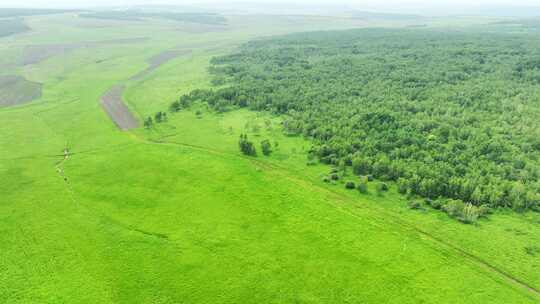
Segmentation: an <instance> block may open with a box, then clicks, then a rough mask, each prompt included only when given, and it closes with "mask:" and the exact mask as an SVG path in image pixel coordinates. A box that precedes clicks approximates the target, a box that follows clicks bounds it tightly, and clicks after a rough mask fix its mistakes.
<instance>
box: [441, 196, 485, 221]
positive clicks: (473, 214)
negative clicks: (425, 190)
mask: <svg viewBox="0 0 540 304" xmlns="http://www.w3.org/2000/svg"><path fill="white" fill-rule="evenodd" d="M443 210H444V211H445V212H446V213H447V214H448V215H449V216H450V217H453V218H455V219H457V220H458V221H460V222H462V223H465V224H472V223H474V222H476V221H477V220H478V217H479V216H480V208H478V207H476V206H474V205H472V204H469V203H467V204H466V203H464V202H463V201H460V200H449V201H448V202H446V204H445V205H444V207H443Z"/></svg>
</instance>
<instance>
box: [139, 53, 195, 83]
mask: <svg viewBox="0 0 540 304" xmlns="http://www.w3.org/2000/svg"><path fill="white" fill-rule="evenodd" d="M187 54H191V50H172V51H165V52H162V53H159V54H158V55H156V56H153V57H151V58H150V59H148V63H149V64H150V66H149V67H148V68H146V69H145V70H143V71H141V72H139V73H137V74H135V75H134V76H132V77H131V78H130V80H140V79H142V78H144V76H146V75H148V74H150V73H152V72H153V71H155V70H156V69H157V68H159V67H160V66H161V65H163V64H165V63H167V62H169V61H171V60H173V59H175V58H177V57H180V56H184V55H187Z"/></svg>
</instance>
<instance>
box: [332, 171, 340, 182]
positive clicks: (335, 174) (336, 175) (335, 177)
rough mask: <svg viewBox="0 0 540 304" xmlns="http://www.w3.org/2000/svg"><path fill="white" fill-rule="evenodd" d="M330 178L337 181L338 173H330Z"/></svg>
mask: <svg viewBox="0 0 540 304" xmlns="http://www.w3.org/2000/svg"><path fill="white" fill-rule="evenodd" d="M330 179H332V180H335V181H337V180H339V175H338V174H337V173H332V174H330Z"/></svg>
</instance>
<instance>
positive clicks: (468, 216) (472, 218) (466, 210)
mask: <svg viewBox="0 0 540 304" xmlns="http://www.w3.org/2000/svg"><path fill="white" fill-rule="evenodd" d="M478 217H479V211H478V207H476V206H473V205H472V204H466V205H465V207H463V211H462V213H461V215H460V216H459V217H458V220H460V221H461V222H463V223H465V224H472V223H474V222H476V221H477V220H478Z"/></svg>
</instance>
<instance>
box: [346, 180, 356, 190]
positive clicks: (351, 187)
mask: <svg viewBox="0 0 540 304" xmlns="http://www.w3.org/2000/svg"><path fill="white" fill-rule="evenodd" d="M355 187H356V185H355V184H354V182H353V181H347V182H346V183H345V189H354V188H355Z"/></svg>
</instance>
